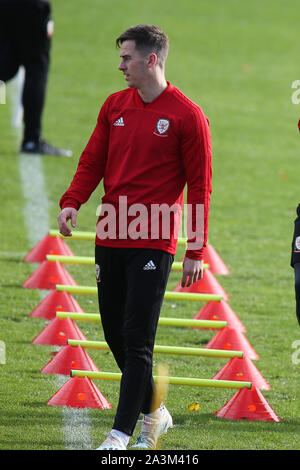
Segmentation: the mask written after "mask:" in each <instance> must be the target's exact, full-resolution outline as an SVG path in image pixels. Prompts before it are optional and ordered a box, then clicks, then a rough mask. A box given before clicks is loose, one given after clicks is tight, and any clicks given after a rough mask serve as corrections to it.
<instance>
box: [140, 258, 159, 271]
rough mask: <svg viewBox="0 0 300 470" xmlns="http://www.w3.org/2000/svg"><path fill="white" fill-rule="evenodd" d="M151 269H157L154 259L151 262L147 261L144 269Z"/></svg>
mask: <svg viewBox="0 0 300 470" xmlns="http://www.w3.org/2000/svg"><path fill="white" fill-rule="evenodd" d="M149 269H156V266H155V264H154V263H153V261H152V260H151V261H149V263H147V264H146V265H145V266H144V267H143V270H144V271H148V270H149Z"/></svg>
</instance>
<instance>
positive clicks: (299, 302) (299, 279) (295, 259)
mask: <svg viewBox="0 0 300 470" xmlns="http://www.w3.org/2000/svg"><path fill="white" fill-rule="evenodd" d="M291 266H292V268H294V275H295V297H296V316H297V320H298V323H299V325H300V204H298V207H297V218H296V219H295V222H294V234H293V241H292V255H291Z"/></svg>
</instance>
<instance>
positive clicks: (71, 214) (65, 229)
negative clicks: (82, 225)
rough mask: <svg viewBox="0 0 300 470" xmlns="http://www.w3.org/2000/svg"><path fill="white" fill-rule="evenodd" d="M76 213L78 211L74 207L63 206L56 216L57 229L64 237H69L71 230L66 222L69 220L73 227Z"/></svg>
mask: <svg viewBox="0 0 300 470" xmlns="http://www.w3.org/2000/svg"><path fill="white" fill-rule="evenodd" d="M77 213H78V211H77V210H76V209H74V207H65V208H64V209H63V210H62V211H61V212H60V214H59V216H58V217H57V222H58V226H59V231H60V233H61V234H62V235H63V236H64V237H70V236H71V235H72V231H71V229H70V227H69V225H68V223H67V222H68V220H71V225H72V227H73V228H75V227H76V220H77Z"/></svg>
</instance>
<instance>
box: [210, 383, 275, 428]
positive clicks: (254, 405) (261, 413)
mask: <svg viewBox="0 0 300 470" xmlns="http://www.w3.org/2000/svg"><path fill="white" fill-rule="evenodd" d="M215 415H216V416H217V417H218V418H225V419H241V420H250V421H276V422H279V421H280V418H279V416H278V415H277V414H276V413H275V411H274V410H273V408H272V407H271V406H270V405H269V403H268V402H267V400H266V399H265V397H264V396H263V394H262V393H261V392H260V390H258V388H257V387H255V386H254V385H253V386H252V388H251V389H248V388H246V387H244V388H241V389H240V390H238V392H236V393H235V394H234V395H233V397H232V398H231V399H230V400H229V401H228V402H227V403H226V404H225V405H224V406H223V407H222V408H221V409H220V410H219V411H216V412H215Z"/></svg>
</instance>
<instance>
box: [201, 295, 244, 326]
mask: <svg viewBox="0 0 300 470" xmlns="http://www.w3.org/2000/svg"><path fill="white" fill-rule="evenodd" d="M193 318H194V319H196V320H216V321H226V322H227V326H229V327H230V328H235V329H236V330H238V331H241V332H243V333H245V332H246V331H247V330H246V328H245V327H244V325H243V324H242V323H241V321H240V320H239V318H238V316H237V315H236V314H235V313H234V311H233V310H232V309H231V308H230V306H229V305H228V303H227V302H225V301H224V300H221V301H220V302H214V301H211V302H207V304H205V305H204V307H203V308H202V309H201V310H200V311H199V312H198V313H197V314H196V315H195V316H194V317H193ZM210 329H211V330H213V329H216V328H210Z"/></svg>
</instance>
